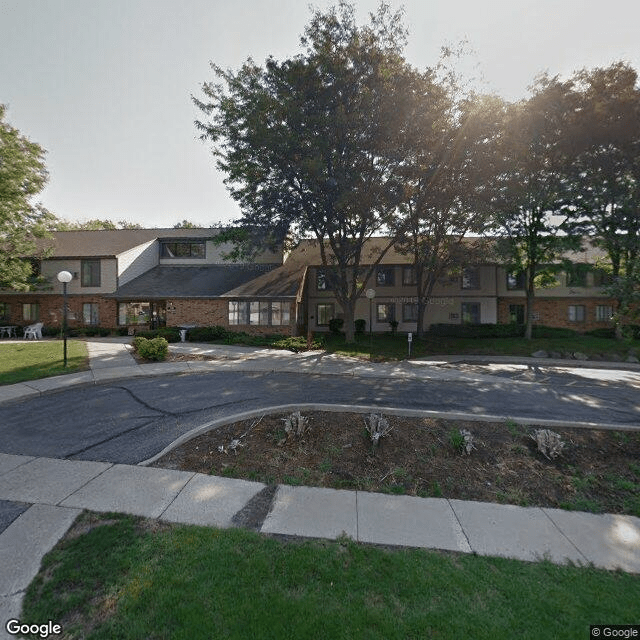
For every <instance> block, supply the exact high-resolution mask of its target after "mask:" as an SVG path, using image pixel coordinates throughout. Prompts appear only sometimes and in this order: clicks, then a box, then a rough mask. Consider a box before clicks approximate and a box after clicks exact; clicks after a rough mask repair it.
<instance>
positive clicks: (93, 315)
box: [82, 302, 100, 324]
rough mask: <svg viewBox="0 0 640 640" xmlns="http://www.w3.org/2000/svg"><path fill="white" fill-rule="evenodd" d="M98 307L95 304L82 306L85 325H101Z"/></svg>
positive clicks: (88, 303)
mask: <svg viewBox="0 0 640 640" xmlns="http://www.w3.org/2000/svg"><path fill="white" fill-rule="evenodd" d="M99 321H100V318H99V315H98V305H97V303H95V302H84V303H83V304H82V322H84V324H99Z"/></svg>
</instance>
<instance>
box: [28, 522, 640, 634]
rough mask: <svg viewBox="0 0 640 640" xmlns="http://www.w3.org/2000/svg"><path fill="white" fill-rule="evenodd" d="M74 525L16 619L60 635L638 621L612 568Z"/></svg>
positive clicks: (573, 629)
mask: <svg viewBox="0 0 640 640" xmlns="http://www.w3.org/2000/svg"><path fill="white" fill-rule="evenodd" d="M105 518H107V524H101V521H104V519H105ZM80 520H81V526H82V527H83V528H84V529H85V530H87V529H89V531H88V532H87V533H83V534H82V535H78V536H75V537H74V536H72V537H67V539H65V540H63V541H61V542H60V543H59V544H58V545H57V547H56V548H55V549H54V550H53V551H52V552H50V553H49V554H48V555H47V556H46V557H45V559H44V561H43V565H42V569H41V572H40V574H39V575H38V576H37V577H36V578H35V579H34V581H33V582H32V584H31V585H30V587H29V588H28V590H27V594H26V597H25V601H24V606H23V615H22V616H21V620H22V622H25V623H30V624H33V623H40V622H42V621H46V620H53V621H54V622H56V623H60V624H62V625H63V631H64V637H65V638H88V639H98V638H100V639H102V638H104V639H112V638H122V639H129V638H140V639H142V638H144V639H148V638H171V639H174V640H180V639H185V640H187V639H188V640H197V639H199V638H206V639H210V638H238V639H239V638H251V639H254V638H267V639H269V638H273V639H281V638H296V639H298V638H303V639H304V638H323V639H324V638H338V639H339V638H380V639H385V640H386V639H389V638H398V639H400V638H402V639H405V638H430V637H437V638H474V639H483V638H487V639H489V638H491V639H493V638H516V637H517V638H531V639H533V638H535V639H536V640H537V639H539V638H556V639H562V638H567V639H572V640H573V639H575V638H581V637H587V636H588V633H589V624H601V623H603V622H605V623H607V624H608V623H611V624H632V623H637V621H638V620H639V619H640V599H639V598H638V593H639V592H640V577H639V576H635V575H630V574H624V573H621V572H608V571H603V570H597V569H593V568H587V567H576V566H558V565H554V564H552V563H550V562H548V561H542V562H539V563H525V562H519V561H515V560H507V559H502V558H483V557H477V556H473V555H463V554H445V553H438V552H433V551H425V550H415V549H400V550H398V549H385V548H380V547H374V546H368V545H360V544H356V543H353V542H351V541H349V540H346V539H344V540H339V541H337V542H328V541H303V542H302V541H294V542H291V541H289V542H284V541H281V540H276V539H273V538H268V537H265V536H261V535H259V534H255V533H252V532H249V531H246V530H241V529H231V530H219V529H210V528H203V527H195V526H184V525H160V524H158V523H156V522H154V521H145V520H143V519H139V518H134V517H130V516H121V515H110V516H95V515H91V514H84V515H83V516H81V518H80ZM87 523H88V524H87Z"/></svg>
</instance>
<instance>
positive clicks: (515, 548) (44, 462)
mask: <svg viewBox="0 0 640 640" xmlns="http://www.w3.org/2000/svg"><path fill="white" fill-rule="evenodd" d="M265 493H267V497H266V500H265V499H264V496H265ZM258 497H262V498H263V499H262V500H257V498H258ZM0 501H9V502H6V503H4V504H5V505H8V507H7V506H5V510H6V509H13V518H11V519H12V522H11V524H9V525H8V526H7V527H6V529H5V530H4V531H3V532H2V533H1V534H0V566H1V567H2V568H3V569H2V573H1V574H0V621H4V620H7V619H9V618H10V617H17V616H18V614H19V611H20V606H21V602H22V598H23V596H24V592H25V589H26V588H27V586H28V584H29V583H30V582H31V580H32V579H33V577H34V576H35V575H36V573H37V572H38V569H39V565H40V561H41V558H42V556H43V555H44V554H45V553H47V552H48V551H49V550H50V549H51V548H52V547H53V546H54V545H55V543H56V542H57V541H58V540H59V539H60V538H61V537H62V536H63V535H64V533H65V531H66V530H67V528H68V527H69V526H70V525H71V524H72V522H73V521H74V519H75V518H76V516H77V515H78V514H79V513H81V511H82V510H83V509H88V510H92V511H98V512H119V513H129V514H134V515H138V516H144V517H147V518H156V519H159V520H166V521H170V522H179V523H187V524H196V525H204V526H215V527H223V528H226V527H232V526H242V525H243V524H246V523H247V522H251V528H253V529H255V530H257V531H260V532H263V533H269V534H283V535H288V536H301V537H309V538H326V539H335V538H337V537H338V536H340V535H343V534H346V535H347V536H349V537H350V538H352V539H353V540H356V541H359V542H364V543H374V544H381V545H391V546H405V547H421V548H429V549H443V550H449V551H457V552H460V553H475V554H478V555H483V556H502V557H507V558H515V559H518V560H526V561H535V560H540V559H543V558H547V559H549V560H551V561H552V562H556V563H564V562H567V561H570V562H574V563H577V564H593V565H594V566H595V567H600V568H603V569H609V570H614V569H621V570H622V571H626V572H631V573H640V518H635V517H633V516H622V515H594V514H588V513H579V512H569V511H561V510H558V509H542V508H524V507H516V506H511V505H498V504H487V503H480V502H466V501H462V500H446V499H441V498H416V497H412V496H391V495H386V494H378V493H368V492H362V491H344V490H333V489H318V488H311V487H291V486H278V487H277V488H276V489H275V490H274V489H273V488H268V487H266V486H265V485H264V484H261V483H258V482H248V481H246V480H234V479H229V478H220V477H215V476H207V475H203V474H199V473H191V472H184V471H173V470H168V469H159V468H151V467H142V466H129V465H119V464H109V463H104V462H87V461H77V460H58V459H52V458H33V457H27V456H16V455H8V454H0ZM256 505H258V506H256ZM0 637H2V631H0Z"/></svg>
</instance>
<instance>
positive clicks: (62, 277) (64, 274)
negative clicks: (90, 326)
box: [58, 271, 73, 369]
mask: <svg viewBox="0 0 640 640" xmlns="http://www.w3.org/2000/svg"><path fill="white" fill-rule="evenodd" d="M72 277H73V276H72V275H71V274H70V273H69V272H68V271H61V272H60V273H59V274H58V280H59V281H60V282H62V299H63V303H62V339H63V342H64V368H65V369H66V368H67V283H68V282H71V278H72Z"/></svg>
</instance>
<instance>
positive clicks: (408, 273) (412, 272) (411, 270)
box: [402, 267, 418, 287]
mask: <svg viewBox="0 0 640 640" xmlns="http://www.w3.org/2000/svg"><path fill="white" fill-rule="evenodd" d="M402 284H403V285H404V286H405V287H412V286H415V285H416V284H418V281H417V279H416V268H415V267H402Z"/></svg>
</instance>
